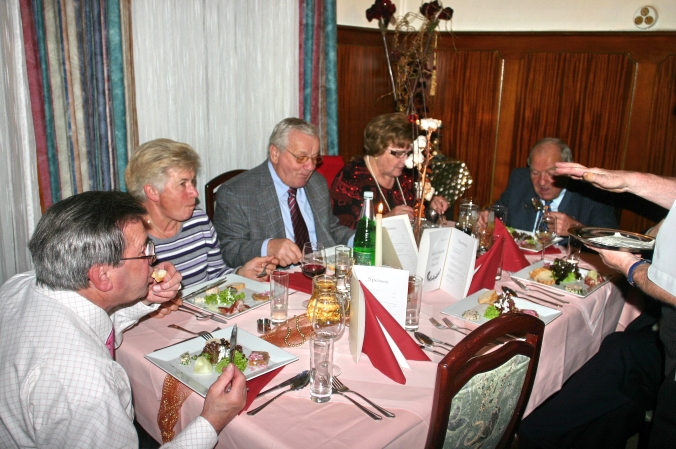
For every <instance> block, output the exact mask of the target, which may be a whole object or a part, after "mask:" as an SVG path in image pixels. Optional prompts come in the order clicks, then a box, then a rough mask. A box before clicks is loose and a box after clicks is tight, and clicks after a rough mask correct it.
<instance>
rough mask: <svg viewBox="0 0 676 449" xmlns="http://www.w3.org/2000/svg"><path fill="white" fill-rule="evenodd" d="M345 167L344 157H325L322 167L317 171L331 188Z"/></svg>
mask: <svg viewBox="0 0 676 449" xmlns="http://www.w3.org/2000/svg"><path fill="white" fill-rule="evenodd" d="M344 166H345V161H343V157H342V156H324V157H322V165H320V166H319V167H317V171H318V172H319V173H321V174H322V175H323V176H324V177H325V178H326V182H327V183H328V184H329V189H330V188H331V183H333V178H335V177H336V175H337V174H338V172H339V171H340V169H341V168H343V167H344Z"/></svg>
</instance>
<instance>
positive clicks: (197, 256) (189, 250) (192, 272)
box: [150, 208, 234, 287]
mask: <svg viewBox="0 0 676 449" xmlns="http://www.w3.org/2000/svg"><path fill="white" fill-rule="evenodd" d="M150 239H151V240H152V241H153V243H154V244H155V254H156V255H157V261H158V262H171V263H173V264H174V266H175V267H176V270H177V271H178V272H179V273H181V275H182V276H183V281H182V282H181V284H182V285H183V287H189V286H190V285H193V284H197V283H199V282H204V281H208V280H211V279H216V278H218V277H220V276H223V275H224V274H228V273H231V272H232V271H234V270H233V269H232V268H228V267H226V266H225V262H223V258H222V257H221V248H220V246H219V243H218V236H217V235H216V230H215V229H214V226H213V225H212V224H211V222H210V221H209V217H207V214H206V213H204V211H203V210H201V209H198V208H195V210H194V212H193V213H192V217H190V218H189V219H187V220H186V221H184V222H183V223H181V229H180V230H179V231H178V233H177V234H176V235H175V236H173V237H171V238H168V239H160V238H157V237H154V236H150Z"/></svg>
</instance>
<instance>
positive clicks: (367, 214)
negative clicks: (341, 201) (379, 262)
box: [354, 191, 376, 265]
mask: <svg viewBox="0 0 676 449" xmlns="http://www.w3.org/2000/svg"><path fill="white" fill-rule="evenodd" d="M372 202H373V192H371V191H366V192H364V205H363V206H362V208H361V214H360V215H359V221H358V222H357V233H356V234H355V236H354V263H355V264H357V265H375V264H376V222H375V219H374V215H373V204H372Z"/></svg>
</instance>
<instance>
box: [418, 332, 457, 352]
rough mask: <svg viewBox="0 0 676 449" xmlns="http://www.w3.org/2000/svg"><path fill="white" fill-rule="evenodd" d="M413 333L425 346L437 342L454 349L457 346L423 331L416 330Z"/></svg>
mask: <svg viewBox="0 0 676 449" xmlns="http://www.w3.org/2000/svg"><path fill="white" fill-rule="evenodd" d="M413 335H415V338H416V339H417V340H418V341H419V342H420V343H422V344H424V345H425V346H430V347H432V346H434V345H435V344H437V345H441V346H446V347H447V348H449V349H453V348H454V347H455V346H453V345H452V344H450V343H445V342H443V341H441V340H437V339H436V338H432V337H428V336H427V335H425V334H423V333H422V332H414V333H413Z"/></svg>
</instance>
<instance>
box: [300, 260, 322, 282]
mask: <svg viewBox="0 0 676 449" xmlns="http://www.w3.org/2000/svg"><path fill="white" fill-rule="evenodd" d="M302 270H303V274H304V275H305V276H307V277H309V278H310V279H312V278H313V277H315V276H319V275H320V274H324V273H326V267H325V266H324V265H320V264H317V263H306V264H303V267H302Z"/></svg>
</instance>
